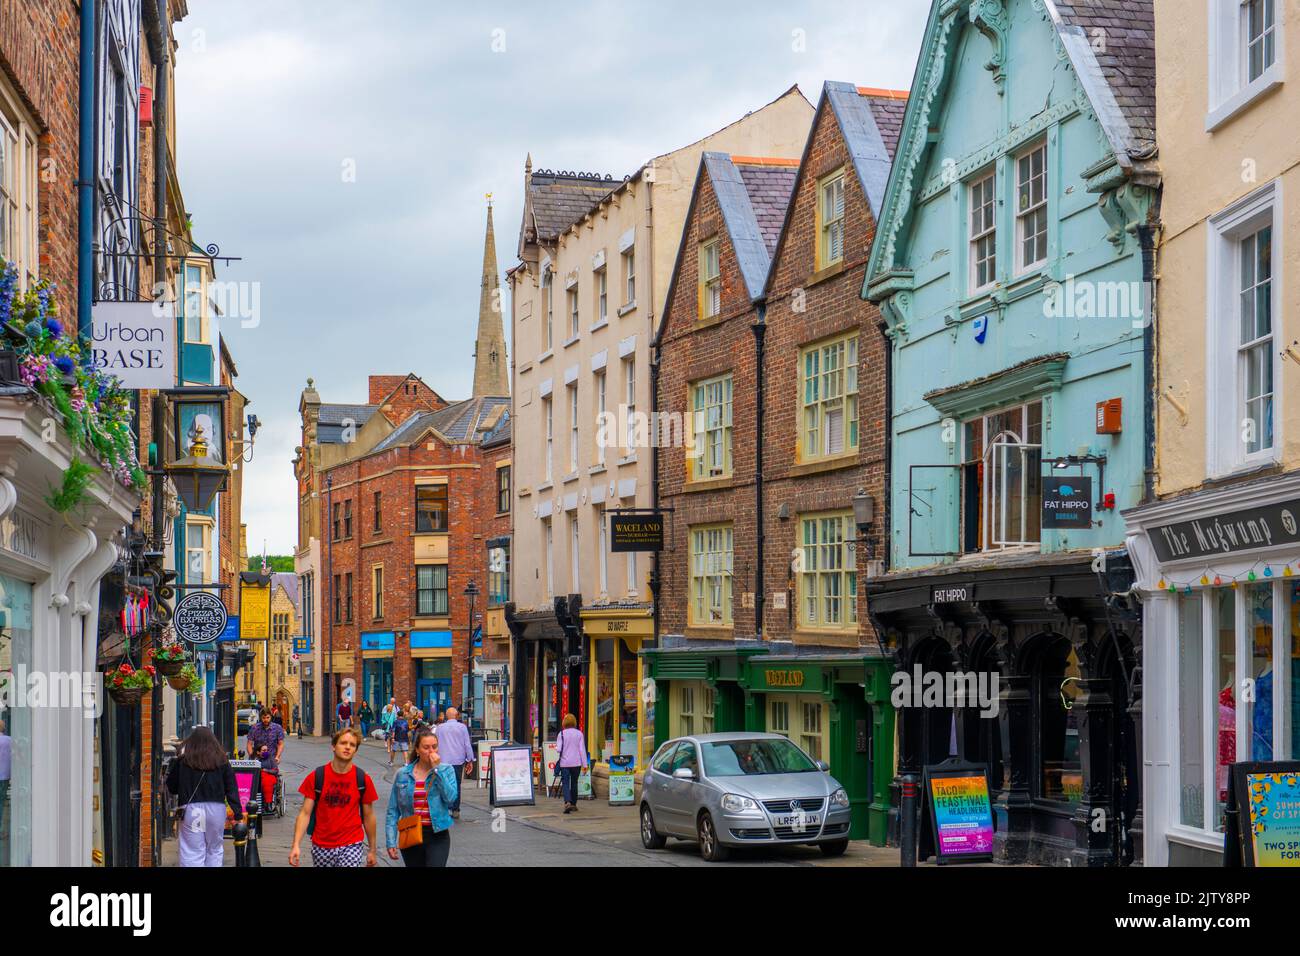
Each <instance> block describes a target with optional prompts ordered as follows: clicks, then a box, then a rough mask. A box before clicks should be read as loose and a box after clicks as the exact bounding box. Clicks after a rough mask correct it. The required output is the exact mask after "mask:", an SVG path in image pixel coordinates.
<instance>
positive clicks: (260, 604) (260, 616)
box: [239, 581, 271, 641]
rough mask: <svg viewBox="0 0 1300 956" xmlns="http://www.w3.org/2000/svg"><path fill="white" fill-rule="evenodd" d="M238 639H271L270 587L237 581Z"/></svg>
mask: <svg viewBox="0 0 1300 956" xmlns="http://www.w3.org/2000/svg"><path fill="white" fill-rule="evenodd" d="M239 639H240V640H241V641H267V640H270V639H271V589H270V587H259V586H257V585H256V584H249V583H248V582H247V581H240V582H239Z"/></svg>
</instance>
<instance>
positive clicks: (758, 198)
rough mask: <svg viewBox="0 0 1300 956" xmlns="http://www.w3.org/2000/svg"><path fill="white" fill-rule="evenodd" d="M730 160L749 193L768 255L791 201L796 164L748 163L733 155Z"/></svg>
mask: <svg viewBox="0 0 1300 956" xmlns="http://www.w3.org/2000/svg"><path fill="white" fill-rule="evenodd" d="M732 163H733V164H734V165H735V167H736V169H737V170H738V171H739V172H740V178H741V180H742V181H743V182H744V184H745V192H747V193H749V202H750V205H751V206H753V207H754V219H755V221H756V222H757V223H758V231H759V232H760V233H762V236H763V244H764V245H765V246H766V247H767V255H768V258H769V259H770V258H771V257H772V253H773V251H775V249H776V241H777V240H778V239H779V238H780V237H781V226H782V224H783V223H784V222H785V211H786V208H787V207H788V206H789V205H790V194H791V192H793V191H794V181H795V177H796V176H797V175H798V173H799V168H798V166H797V165H796V164H794V163H792V164H791V165H789V166H773V165H766V164H763V165H751V164H749V163H745V162H744V160H743V159H742V158H740V157H732Z"/></svg>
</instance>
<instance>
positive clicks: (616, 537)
mask: <svg viewBox="0 0 1300 956" xmlns="http://www.w3.org/2000/svg"><path fill="white" fill-rule="evenodd" d="M663 549H664V516H663V514H656V513H647V514H623V515H621V514H611V515H610V516H609V550H610V551H613V552H615V553H617V552H619V551H662V550H663Z"/></svg>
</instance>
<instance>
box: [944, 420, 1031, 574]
mask: <svg viewBox="0 0 1300 956" xmlns="http://www.w3.org/2000/svg"><path fill="white" fill-rule="evenodd" d="M963 438H964V449H965V451H964V455H963V459H964V460H963V462H962V543H963V547H962V550H963V551H965V552H967V553H970V552H976V551H990V550H998V549H1002V548H1011V547H1029V546H1033V545H1037V544H1038V543H1039V539H1040V537H1041V534H1042V531H1041V526H1042V510H1043V481H1042V460H1043V405H1042V402H1030V403H1029V404H1026V405H1018V406H1016V407H1014V408H1009V409H1004V410H1002V411H1000V412H994V413H991V414H988V415H982V416H980V417H979V418H975V419H972V420H970V421H968V422H966V424H965V429H964V436H963Z"/></svg>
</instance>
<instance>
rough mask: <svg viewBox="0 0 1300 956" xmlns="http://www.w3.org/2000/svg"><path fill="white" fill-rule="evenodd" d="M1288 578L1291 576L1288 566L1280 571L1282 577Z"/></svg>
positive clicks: (1289, 566)
mask: <svg viewBox="0 0 1300 956" xmlns="http://www.w3.org/2000/svg"><path fill="white" fill-rule="evenodd" d="M1290 576H1291V565H1289V564H1288V565H1287V566H1286V567H1284V568H1283V569H1282V577H1284V578H1289V577H1290Z"/></svg>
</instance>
